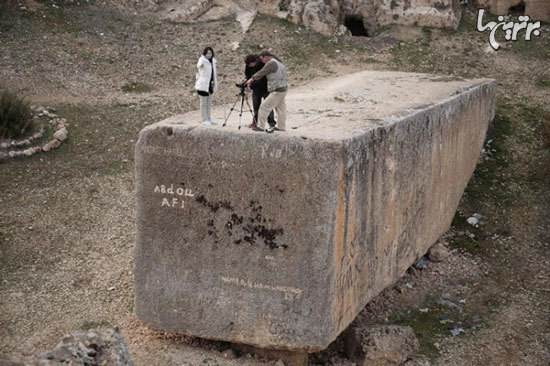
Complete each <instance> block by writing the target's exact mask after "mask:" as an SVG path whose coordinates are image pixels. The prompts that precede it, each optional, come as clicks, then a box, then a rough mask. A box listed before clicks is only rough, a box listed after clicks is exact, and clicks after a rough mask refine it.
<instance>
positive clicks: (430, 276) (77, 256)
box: [0, 1, 550, 365]
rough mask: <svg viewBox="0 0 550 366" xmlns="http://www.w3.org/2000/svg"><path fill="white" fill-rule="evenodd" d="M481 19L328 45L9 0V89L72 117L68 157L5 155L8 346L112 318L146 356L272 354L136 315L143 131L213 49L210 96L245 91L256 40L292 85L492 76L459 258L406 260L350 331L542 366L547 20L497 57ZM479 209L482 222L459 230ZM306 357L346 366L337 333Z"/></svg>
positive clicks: (548, 201)
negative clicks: (493, 106)
mask: <svg viewBox="0 0 550 366" xmlns="http://www.w3.org/2000/svg"><path fill="white" fill-rule="evenodd" d="M36 4H38V3H36ZM474 24H475V17H474V15H473V13H472V12H471V10H469V9H465V15H464V19H463V21H462V23H461V25H460V27H459V28H458V30H456V31H449V30H444V31H442V30H436V29H428V28H405V27H388V28H385V29H382V30H380V33H379V34H378V35H376V36H374V37H371V38H365V37H351V36H344V37H341V38H338V39H337V40H334V39H331V38H327V37H323V36H319V35H318V34H315V33H314V32H312V31H310V30H308V29H305V28H304V27H300V26H296V25H293V24H290V23H288V22H285V21H282V20H277V19H271V18H267V17H263V16H258V17H257V18H256V20H255V21H254V23H253V24H252V26H251V28H250V30H249V32H248V33H246V34H245V35H243V34H242V33H241V30H240V26H239V24H238V23H237V22H236V21H235V20H234V18H232V17H227V18H224V19H221V20H216V21H209V22H203V23H195V24H173V23H167V22H164V21H160V20H158V19H157V18H155V14H154V13H150V12H145V11H143V12H139V11H138V12H134V10H133V9H132V10H131V11H130V9H127V11H123V10H120V9H115V8H111V7H109V6H103V7H100V6H99V5H62V6H60V7H59V8H55V7H53V6H51V2H48V1H45V2H41V3H40V4H39V5H37V7H36V9H35V10H33V11H28V10H21V9H20V8H19V6H17V5H16V4H15V2H10V1H8V2H3V3H2V4H0V39H1V40H2V41H1V43H0V89H7V90H10V91H13V92H16V93H17V94H18V95H20V96H25V97H26V98H27V99H28V100H29V101H31V103H32V104H40V105H42V106H45V107H53V108H55V110H56V112H55V113H57V114H58V115H59V116H60V117H64V118H66V119H67V120H68V122H69V140H68V141H67V142H66V143H64V144H63V145H62V146H61V147H60V148H59V149H56V150H54V151H53V152H49V153H47V154H37V155H34V156H32V157H30V158H18V159H12V160H7V161H0V177H1V179H0V192H1V194H0V354H1V355H4V356H9V357H27V356H32V355H36V354H39V353H41V352H44V351H47V350H50V349H52V348H54V347H55V346H56V344H57V343H58V342H59V341H60V340H61V338H62V336H63V335H64V334H67V333H70V332H74V331H83V330H87V329H91V328H94V327H98V326H111V327H114V326H118V327H119V328H120V329H121V331H122V334H123V335H124V338H125V340H126V343H127V345H128V348H129V351H130V353H131V356H132V358H133V359H134V361H135V363H136V364H137V365H152V364H155V365H199V364H200V365H264V364H274V363H275V362H274V361H271V360H266V359H262V358H260V357H257V356H254V355H250V354H239V352H233V353H231V352H224V351H226V350H227V349H228V348H230V346H229V345H228V344H226V343H223V342H213V341H206V340H200V339H193V338H189V337H184V336H179V335H174V334H166V333H162V332H158V331H153V330H151V329H149V328H148V327H147V326H145V325H144V324H142V323H141V322H140V321H139V320H138V319H137V318H136V316H135V314H134V289H133V275H132V266H133V244H134V235H135V226H134V218H135V203H134V171H133V146H134V143H135V141H136V139H137V134H138V132H139V131H140V130H141V129H142V128H143V127H144V126H146V125H148V124H151V123H153V122H157V121H159V120H161V119H164V118H167V117H169V116H172V115H174V114H177V113H182V112H187V111H190V110H194V109H196V108H197V106H198V103H197V100H196V95H195V93H194V91H193V84H194V75H195V69H194V68H195V63H196V59H197V55H198V54H199V52H200V51H201V50H202V48H203V47H204V46H205V45H207V44H211V45H212V46H213V47H214V49H215V50H216V52H217V53H216V56H217V58H218V61H219V65H220V66H219V77H220V80H221V86H222V88H221V90H220V93H219V94H218V95H216V96H215V98H214V103H215V104H224V103H232V102H233V101H234V99H235V97H236V93H237V92H238V90H235V89H236V88H234V87H233V83H234V82H235V81H239V80H240V79H241V78H242V72H243V67H242V66H243V65H242V58H243V56H244V55H246V54H247V53H249V52H256V51H259V50H260V48H263V47H270V48H272V49H273V52H274V53H276V54H277V55H278V56H279V57H281V59H283V61H284V62H285V63H286V64H287V65H288V67H289V70H290V75H289V76H290V80H291V87H293V86H300V85H304V84H306V83H307V82H309V81H310V80H320V79H323V78H327V77H332V76H336V75H342V74H347V73H352V72H356V71H362V70H393V71H411V72H424V73H433V74H441V75H444V76H445V77H449V79H450V80H453V79H455V78H459V77H463V78H482V77H483V78H485V77H487V78H494V79H496V80H497V81H498V97H497V110H496V114H497V116H496V119H495V122H494V123H493V125H492V127H491V129H490V131H489V134H488V136H487V142H486V147H485V153H484V154H483V156H482V157H481V158H480V162H479V164H478V167H477V169H476V172H475V173H474V177H473V178H472V180H471V181H470V183H469V185H468V187H467V189H466V193H465V195H464V197H463V199H462V201H461V204H460V206H459V209H458V212H457V214H456V216H455V219H454V221H453V226H452V227H451V229H450V230H449V232H448V233H447V234H446V235H444V237H443V238H442V239H441V240H442V241H444V242H445V243H446V244H447V246H448V247H449V249H450V250H451V256H450V257H449V258H448V259H447V260H445V261H443V262H439V263H433V262H430V263H428V264H427V266H426V267H425V268H414V267H413V268H411V269H410V270H409V271H408V272H407V274H406V275H405V276H404V277H403V278H402V279H401V280H400V281H399V282H398V283H397V284H396V285H395V286H393V287H391V288H388V289H387V290H385V291H384V292H383V293H381V294H380V295H379V296H378V297H377V298H376V299H375V300H374V301H372V302H371V303H369V304H368V305H367V306H366V307H365V309H364V310H363V311H362V312H361V314H360V315H359V316H358V318H357V319H356V320H355V322H354V324H355V325H367V324H404V325H410V326H412V327H413V329H414V330H415V332H416V333H417V336H418V338H419V341H420V345H421V349H420V351H419V353H418V354H417V355H416V356H415V358H414V359H412V360H411V361H409V363H408V365H548V364H549V363H550V353H549V349H550V324H549V320H548V319H550V294H549V290H550V276H549V274H548V268H549V266H550V215H549V214H550V174H548V172H550V117H548V116H549V115H550V109H549V108H550V107H549V105H550V103H549V101H550V71H549V70H550V61H549V60H550V54H549V52H550V51H549V50H550V47H549V46H550V34H549V30H550V29H549V28H548V26H549V25H548V24H543V28H542V35H541V36H540V37H538V38H534V39H533V40H532V41H530V42H526V41H516V42H505V43H503V45H504V47H503V48H502V49H501V50H499V51H498V52H494V51H491V50H490V49H489V48H488V47H489V46H488V34H486V33H480V32H477V31H476V30H475V25H474ZM235 41H237V42H240V48H239V49H238V50H236V51H234V50H233V49H232V48H231V44H232V42H235ZM47 138H48V136H47V135H46V136H45V137H44V139H45V140H46V139H47ZM474 213H479V214H480V215H481V216H482V222H481V224H480V225H478V227H473V226H471V225H469V224H468V223H467V222H466V220H467V219H468V218H469V217H470V216H471V215H473V214H474ZM442 300H446V301H442ZM449 303H452V304H454V305H456V307H455V306H452V305H449ZM460 329H462V330H463V332H461V331H460ZM451 331H455V332H458V333H460V334H458V335H456V336H453V335H452V333H451ZM310 364H311V365H351V364H352V363H351V362H350V361H349V360H347V358H346V356H345V353H344V350H343V345H342V341H341V340H340V339H337V340H336V341H335V342H334V343H333V344H332V345H331V346H330V347H329V348H328V349H327V350H325V351H323V352H319V353H316V354H312V355H311V356H310Z"/></svg>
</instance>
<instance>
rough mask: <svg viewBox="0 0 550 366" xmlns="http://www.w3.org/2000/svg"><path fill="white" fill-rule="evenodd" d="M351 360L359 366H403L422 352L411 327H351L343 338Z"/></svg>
mask: <svg viewBox="0 0 550 366" xmlns="http://www.w3.org/2000/svg"><path fill="white" fill-rule="evenodd" d="M344 346H345V349H346V353H347V355H348V357H349V358H350V359H351V360H353V361H355V362H356V363H357V364H359V365H365V366H366V365H401V364H403V363H404V362H405V361H407V359H409V358H410V357H411V356H412V355H414V353H416V352H417V351H418V349H419V344H418V340H417V339H416V336H415V334H414V331H413V330H412V328H411V327H408V326H398V325H376V326H372V327H359V328H349V329H348V331H347V333H346V335H345V337H344Z"/></svg>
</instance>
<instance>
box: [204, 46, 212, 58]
mask: <svg viewBox="0 0 550 366" xmlns="http://www.w3.org/2000/svg"><path fill="white" fill-rule="evenodd" d="M208 51H210V52H212V58H214V50H213V49H212V47H210V46H208V47H204V50H202V55H203V56H206V53H207V52H208Z"/></svg>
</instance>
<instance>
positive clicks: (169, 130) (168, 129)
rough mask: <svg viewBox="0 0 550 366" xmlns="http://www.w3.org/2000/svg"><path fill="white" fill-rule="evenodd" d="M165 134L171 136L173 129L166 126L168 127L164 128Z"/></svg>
mask: <svg viewBox="0 0 550 366" xmlns="http://www.w3.org/2000/svg"><path fill="white" fill-rule="evenodd" d="M166 134H167V135H168V136H172V135H173V134H174V130H173V129H172V127H168V128H167V129H166Z"/></svg>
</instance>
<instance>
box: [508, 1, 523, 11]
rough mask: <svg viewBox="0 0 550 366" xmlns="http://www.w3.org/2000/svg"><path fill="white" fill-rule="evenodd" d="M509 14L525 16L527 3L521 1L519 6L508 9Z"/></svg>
mask: <svg viewBox="0 0 550 366" xmlns="http://www.w3.org/2000/svg"><path fill="white" fill-rule="evenodd" d="M508 13H509V14H511V15H523V14H525V1H523V0H522V1H520V2H519V3H518V4H517V5H514V6H511V7H510V8H509V9H508Z"/></svg>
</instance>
